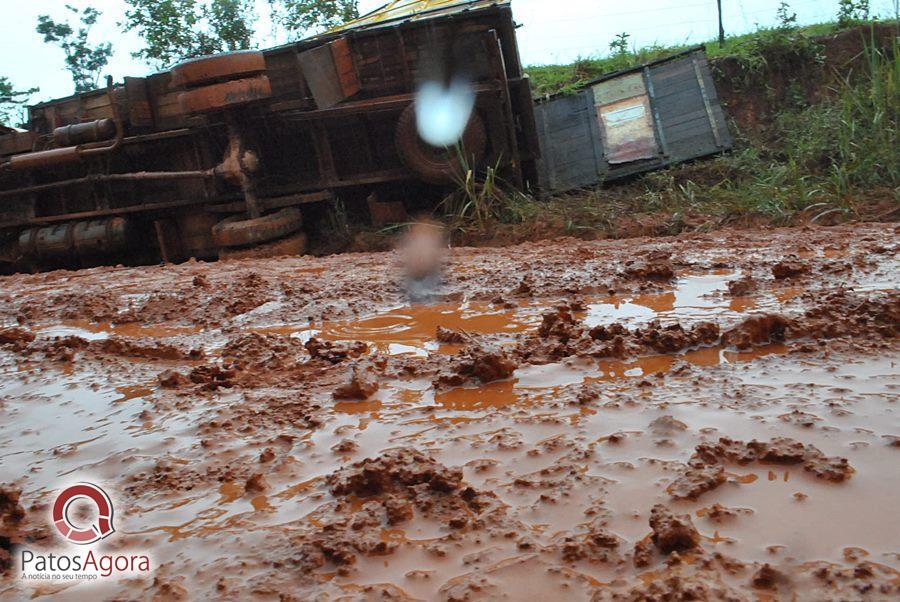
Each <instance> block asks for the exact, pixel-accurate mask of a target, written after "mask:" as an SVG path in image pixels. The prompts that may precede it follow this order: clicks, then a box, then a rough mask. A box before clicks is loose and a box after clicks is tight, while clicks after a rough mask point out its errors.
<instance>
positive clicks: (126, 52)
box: [0, 0, 894, 101]
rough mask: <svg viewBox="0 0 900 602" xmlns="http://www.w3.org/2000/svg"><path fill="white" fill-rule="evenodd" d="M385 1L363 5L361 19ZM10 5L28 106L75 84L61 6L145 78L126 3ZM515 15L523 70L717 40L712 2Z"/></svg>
mask: <svg viewBox="0 0 900 602" xmlns="http://www.w3.org/2000/svg"><path fill="white" fill-rule="evenodd" d="M385 1H386V0H360V10H361V12H363V13H365V12H368V11H370V10H372V9H374V8H378V7H379V6H381V5H382V4H384V3H385ZM0 2H2V3H3V4H4V5H8V6H12V5H15V7H16V8H15V9H14V10H12V11H10V10H7V11H5V16H6V19H5V20H4V21H2V22H0V75H2V76H6V77H9V78H10V79H11V80H12V81H13V84H14V85H16V86H17V87H18V88H30V87H33V86H37V87H40V89H41V91H40V93H38V94H36V95H35V96H34V97H33V98H32V100H33V101H38V100H45V99H48V98H56V97H60V96H65V95H68V94H71V93H72V89H73V86H72V81H71V79H70V77H69V75H68V73H67V72H66V71H65V69H64V67H63V53H62V50H60V49H59V48H57V47H55V46H50V45H47V44H44V43H43V41H42V39H41V37H40V36H39V35H38V34H37V33H36V32H35V31H34V28H35V25H36V23H37V17H38V15H40V14H49V15H51V16H52V17H54V18H61V17H63V16H65V15H66V13H67V12H68V11H66V10H65V8H64V5H65V4H67V3H68V4H72V5H75V6H78V7H84V6H86V5H91V6H95V7H97V8H98V9H100V10H101V11H103V16H102V17H101V18H100V21H99V22H98V23H97V25H96V26H95V27H94V30H93V35H94V39H95V40H96V41H107V40H108V41H110V42H112V43H113V50H114V56H113V58H112V60H111V61H110V64H109V68H108V70H107V71H108V73H110V74H112V75H113V76H114V77H115V78H116V80H121V78H122V77H123V76H125V75H145V74H147V73H150V72H151V69H149V68H148V67H147V66H146V65H143V64H141V63H140V62H138V61H137V60H135V59H133V58H132V57H131V52H133V51H135V50H137V49H138V48H140V39H139V38H138V37H137V36H136V35H135V34H134V33H128V34H125V33H122V28H121V27H120V26H119V25H118V23H119V22H121V21H122V18H123V16H124V12H125V3H124V1H123V0H27V1H25V2H22V1H21V0H0ZM779 2H780V0H723V1H722V4H723V13H724V19H725V29H726V31H727V32H729V33H746V32H748V31H752V30H753V29H754V28H755V26H756V24H760V25H772V24H773V23H774V22H775V10H776V9H777V7H778V4H779ZM256 3H257V5H258V7H259V8H260V11H259V14H260V18H259V21H258V23H257V38H258V40H257V41H258V42H259V44H260V45H261V46H262V47H266V46H272V45H275V44H277V43H279V42H282V41H283V40H279V39H276V38H275V37H273V36H272V33H271V25H270V24H269V22H268V20H267V18H266V11H265V7H266V6H267V0H256ZM790 4H791V7H792V10H793V11H794V12H796V13H797V15H798V19H799V21H800V23H815V22H819V21H824V20H830V19H832V18H833V17H834V15H835V14H836V13H837V6H838V0H794V1H792V2H790ZM872 7H873V10H874V11H875V12H876V14H880V15H883V16H887V15H892V14H893V11H894V0H872ZM513 13H514V15H515V18H516V21H517V22H518V23H520V24H521V25H522V28H521V29H519V45H520V51H521V54H522V59H523V61H524V62H525V64H540V63H556V62H570V61H572V60H573V59H575V58H577V57H580V56H592V55H605V54H606V53H607V52H608V46H609V42H610V40H611V39H612V38H613V37H614V36H615V35H616V34H618V33H619V32H623V31H626V32H628V33H630V34H631V41H632V43H633V44H634V45H636V46H639V47H640V46H646V45H649V44H653V43H655V42H658V43H660V44H682V43H699V42H704V41H707V40H710V39H712V38H714V37H715V36H716V35H717V25H716V1H715V0H674V1H665V0H631V1H630V2H621V1H615V2H613V1H603V0H513Z"/></svg>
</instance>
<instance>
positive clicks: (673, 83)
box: [535, 47, 732, 192]
mask: <svg viewBox="0 0 900 602" xmlns="http://www.w3.org/2000/svg"><path fill="white" fill-rule="evenodd" d="M535 118H536V120H537V129H538V136H539V138H540V148H541V159H540V161H539V167H538V171H539V180H540V182H541V188H542V189H543V190H544V191H545V192H565V191H569V190H572V189H575V188H581V187H584V186H594V185H597V184H598V183H601V182H610V181H614V180H617V179H620V178H624V177H627V176H631V175H634V174H638V173H642V172H646V171H652V170H656V169H661V168H664V167H667V166H669V165H673V164H676V163H682V162H684V161H690V160H692V159H699V158H702V157H708V156H710V155H715V154H718V153H722V152H725V151H728V150H730V149H731V146H732V143H731V136H730V135H729V133H728V125H727V123H726V121H725V114H724V112H723V111H722V107H721V105H720V103H719V98H718V96H717V94H716V86H715V82H714V81H713V78H712V73H711V72H710V68H709V63H708V62H707V60H706V54H705V52H704V51H703V47H696V48H691V49H690V50H687V51H685V52H683V53H680V54H676V55H673V56H670V57H667V58H665V59H662V60H658V61H655V62H652V63H649V64H647V65H643V66H640V67H635V68H634V69H627V70H624V71H619V72H616V73H610V74H607V75H604V76H602V77H600V78H598V79H596V80H594V81H591V82H589V83H587V84H585V86H584V87H583V88H582V89H581V90H579V91H578V92H577V93H576V94H573V95H558V96H554V97H551V98H548V99H546V100H543V101H538V103H537V106H536V107H535Z"/></svg>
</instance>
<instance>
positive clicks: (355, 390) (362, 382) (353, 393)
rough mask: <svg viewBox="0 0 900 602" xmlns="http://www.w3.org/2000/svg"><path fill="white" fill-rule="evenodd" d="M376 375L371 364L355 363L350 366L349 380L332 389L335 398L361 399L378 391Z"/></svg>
mask: <svg viewBox="0 0 900 602" xmlns="http://www.w3.org/2000/svg"><path fill="white" fill-rule="evenodd" d="M378 387H379V385H378V376H377V375H376V374H375V372H374V370H373V369H372V367H371V366H365V365H356V366H353V368H351V372H350V381H349V382H346V383H344V384H342V385H340V386H339V387H338V388H337V389H335V390H334V392H333V393H332V396H333V397H334V398H335V399H355V400H363V399H368V398H369V397H371V396H372V395H373V394H374V393H375V392H376V391H378Z"/></svg>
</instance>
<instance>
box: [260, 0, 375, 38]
mask: <svg viewBox="0 0 900 602" xmlns="http://www.w3.org/2000/svg"><path fill="white" fill-rule="evenodd" d="M269 6H270V7H271V9H272V17H273V21H275V22H276V23H277V24H279V25H280V26H281V27H282V28H284V29H285V31H287V32H288V34H290V35H291V37H293V38H299V37H302V36H304V35H307V34H312V33H318V32H320V31H323V30H328V29H331V28H333V27H337V26H338V25H342V24H343V23H346V22H347V21H352V20H353V19H356V18H357V17H359V2H358V1H357V0H269Z"/></svg>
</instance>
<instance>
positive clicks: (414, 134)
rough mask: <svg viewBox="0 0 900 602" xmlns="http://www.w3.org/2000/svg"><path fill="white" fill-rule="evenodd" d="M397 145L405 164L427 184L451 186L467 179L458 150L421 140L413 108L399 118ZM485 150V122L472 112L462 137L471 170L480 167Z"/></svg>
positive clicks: (395, 141) (405, 110) (463, 148)
mask: <svg viewBox="0 0 900 602" xmlns="http://www.w3.org/2000/svg"><path fill="white" fill-rule="evenodd" d="M394 144H395V145H396V147H397V154H398V155H400V160H401V161H403V164H404V165H406V167H408V168H409V169H410V170H411V171H412V172H413V173H415V174H416V175H417V176H418V177H419V178H421V179H422V180H424V181H426V182H431V183H432V184H449V183H452V182H454V181H456V180H458V179H459V178H462V177H465V169H464V167H463V164H462V163H461V162H460V158H459V156H458V153H457V150H456V148H439V147H436V146H431V145H430V144H428V143H427V142H425V141H424V140H422V139H421V138H420V137H419V132H418V128H417V126H416V111H415V107H414V106H413V105H410V106H408V107H406V109H404V110H403V113H401V114H400V120H399V121H398V123H397V130H396V132H395V134H394ZM486 148H487V132H486V130H485V128H484V121H482V119H481V117H479V116H478V113H477V112H474V111H473V112H472V117H470V118H469V123H468V125H466V129H465V131H464V132H463V136H462V150H463V152H464V153H465V158H466V162H467V163H469V165H468V167H470V168H475V167H477V166H478V164H479V163H481V161H482V159H484V153H485V150H486ZM473 160H474V164H472V162H473Z"/></svg>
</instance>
